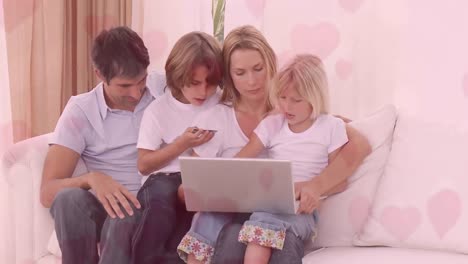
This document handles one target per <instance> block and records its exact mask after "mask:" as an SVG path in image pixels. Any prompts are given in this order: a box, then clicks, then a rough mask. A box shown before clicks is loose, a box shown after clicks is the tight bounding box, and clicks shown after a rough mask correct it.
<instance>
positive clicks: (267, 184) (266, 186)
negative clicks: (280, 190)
mask: <svg viewBox="0 0 468 264" xmlns="http://www.w3.org/2000/svg"><path fill="white" fill-rule="evenodd" d="M258 180H259V181H260V186H262V188H263V190H264V191H266V192H268V191H270V189H271V185H272V184H273V170H272V169H270V168H264V169H262V171H260V177H259V178H258Z"/></svg>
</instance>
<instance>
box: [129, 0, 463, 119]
mask: <svg viewBox="0 0 468 264" xmlns="http://www.w3.org/2000/svg"><path fill="white" fill-rule="evenodd" d="M138 2H140V4H141V3H143V4H144V6H145V8H144V10H143V12H140V14H139V15H138V16H135V18H134V20H139V21H142V22H141V23H140V24H138V23H134V24H135V26H136V27H137V29H138V30H140V32H143V33H144V36H145V37H146V38H145V41H147V42H148V43H149V48H150V50H151V53H152V57H151V59H152V64H151V66H150V67H151V68H153V69H157V70H163V65H164V61H165V58H166V57H167V54H168V53H169V50H170V48H171V47H172V45H173V44H174V42H175V40H176V39H177V38H178V37H180V36H181V35H182V34H183V33H185V32H187V31H190V30H202V31H206V32H212V26H211V24H210V23H212V22H211V21H210V18H211V14H210V12H211V1H209V0H201V1H188V0H187V1H183V0H178V1H173V2H171V3H169V2H167V1H162V0H161V1H148V0H147V1H143V0H138V1H136V3H135V4H134V5H136V6H138V5H139V4H138ZM175 7H177V8H178V9H177V10H176V9H175ZM181 7H183V8H181ZM135 10H137V11H138V9H135ZM134 12H136V11H134ZM200 16H202V17H201V18H200ZM225 19H226V20H225V35H227V33H228V32H229V31H230V30H231V29H232V28H234V27H236V26H239V25H243V24H252V25H254V26H255V27H257V28H259V29H260V30H261V31H262V32H263V33H264V34H265V36H266V37H267V39H268V40H269V42H270V44H271V45H272V46H273V48H274V49H275V51H276V52H277V55H278V58H279V61H280V64H282V63H284V62H285V61H286V60H287V59H288V58H290V57H291V56H292V55H293V54H294V53H297V52H310V53H315V54H317V55H320V56H321V57H322V59H323V60H324V63H325V65H326V69H327V72H328V75H329V80H330V90H331V98H332V102H331V105H332V111H333V112H335V113H340V114H343V115H347V116H349V117H351V118H359V117H362V116H365V115H367V114H368V113H370V112H373V111H374V110H375V109H377V108H379V107H380V106H381V105H383V104H386V103H392V104H395V105H396V106H397V107H398V108H399V109H400V110H402V111H405V112H409V113H411V114H414V115H418V116H420V117H422V118H426V119H432V120H437V121H440V122H444V123H457V124H462V125H466V124H467V123H468V119H467V118H466V116H467V111H468V104H467V102H468V101H467V100H468V60H467V59H468V48H467V47H468V2H466V1H463V0H448V1H444V2H441V1H424V0H411V1H408V0H394V1H387V0H372V1H371V0H330V1H307V0H296V1H281V0H239V1H227V3H226V13H225ZM142 25H143V26H142ZM164 36H166V37H164ZM153 43H154V44H153Z"/></svg>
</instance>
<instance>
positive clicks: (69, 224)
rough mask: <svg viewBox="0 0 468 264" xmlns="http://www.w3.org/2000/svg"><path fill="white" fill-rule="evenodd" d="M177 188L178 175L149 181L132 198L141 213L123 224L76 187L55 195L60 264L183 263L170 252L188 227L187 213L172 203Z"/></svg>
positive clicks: (53, 213)
mask: <svg viewBox="0 0 468 264" xmlns="http://www.w3.org/2000/svg"><path fill="white" fill-rule="evenodd" d="M180 183H181V180H180V174H178V175H177V174H175V175H174V174H171V175H167V176H166V175H160V174H158V175H153V176H150V177H149V178H148V180H147V181H146V182H145V184H144V185H143V186H142V188H141V189H140V191H139V193H138V200H139V201H140V204H141V206H142V208H141V209H135V208H133V209H134V210H133V211H134V214H133V216H128V215H126V217H125V218H124V219H119V218H115V219H112V218H110V217H107V213H106V211H105V210H104V208H103V206H102V205H101V203H100V202H99V201H98V200H97V198H96V197H95V196H94V195H93V194H92V193H90V192H89V191H86V190H83V189H80V188H68V189H64V190H62V191H60V192H59V193H58V194H57V196H56V198H55V200H54V202H53V204H52V207H51V214H52V216H53V218H54V220H55V229H56V232H57V238H58V241H59V245H60V248H61V250H62V263H64V264H74V263H79V264H88V263H89V264H95V263H101V264H110V263H113V264H129V263H135V264H136V263H138V264H140V263H141V264H146V263H151V264H152V263H161V264H164V263H167V264H172V263H183V262H182V261H181V260H180V258H179V257H178V255H177V250H176V249H177V245H178V243H179V242H180V240H181V239H182V237H183V236H184V235H185V233H186V232H187V231H188V230H189V228H190V223H191V220H192V216H193V213H190V212H187V211H186V210H185V206H184V205H182V204H181V203H179V202H178V201H177V188H178V186H179V185H180ZM122 211H124V210H122ZM99 241H100V250H101V258H100V259H99V255H98V251H97V243H98V242H99Z"/></svg>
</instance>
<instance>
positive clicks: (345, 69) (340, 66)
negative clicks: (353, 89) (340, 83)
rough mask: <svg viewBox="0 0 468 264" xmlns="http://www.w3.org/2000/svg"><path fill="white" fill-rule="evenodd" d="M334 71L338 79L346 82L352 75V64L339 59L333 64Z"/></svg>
mask: <svg viewBox="0 0 468 264" xmlns="http://www.w3.org/2000/svg"><path fill="white" fill-rule="evenodd" d="M335 71H336V75H337V76H338V78H340V79H341V80H347V79H348V78H349V76H350V75H351V73H353V64H351V62H349V61H347V60H345V59H339V60H338V61H337V62H336V64H335Z"/></svg>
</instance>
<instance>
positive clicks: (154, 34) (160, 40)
mask: <svg viewBox="0 0 468 264" xmlns="http://www.w3.org/2000/svg"><path fill="white" fill-rule="evenodd" d="M143 39H144V41H145V44H146V47H148V50H149V53H150V57H151V60H152V61H154V60H160V59H161V58H162V56H163V55H164V52H165V51H166V49H167V47H168V37H167V34H166V33H165V32H163V31H159V30H152V31H148V32H146V33H145V34H144V37H143Z"/></svg>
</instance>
